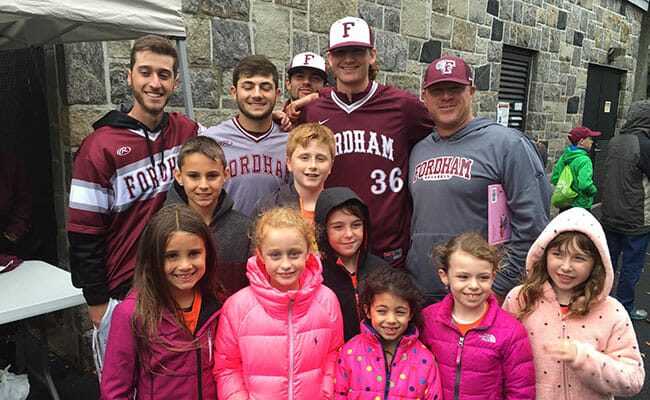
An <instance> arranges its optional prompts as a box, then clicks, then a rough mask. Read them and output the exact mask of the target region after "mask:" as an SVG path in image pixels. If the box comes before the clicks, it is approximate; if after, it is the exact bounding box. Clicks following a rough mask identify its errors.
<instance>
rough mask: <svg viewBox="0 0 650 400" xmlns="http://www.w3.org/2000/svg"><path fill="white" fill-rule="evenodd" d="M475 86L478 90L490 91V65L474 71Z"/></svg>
mask: <svg viewBox="0 0 650 400" xmlns="http://www.w3.org/2000/svg"><path fill="white" fill-rule="evenodd" d="M474 85H475V86H476V89H477V90H490V64H486V65H482V66H480V67H476V68H475V69H474Z"/></svg>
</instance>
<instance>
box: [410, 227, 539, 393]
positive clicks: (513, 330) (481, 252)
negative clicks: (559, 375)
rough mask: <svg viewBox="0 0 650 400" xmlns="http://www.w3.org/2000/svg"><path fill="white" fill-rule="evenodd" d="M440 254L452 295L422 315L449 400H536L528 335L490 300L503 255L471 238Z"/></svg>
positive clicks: (475, 236)
mask: <svg viewBox="0 0 650 400" xmlns="http://www.w3.org/2000/svg"><path fill="white" fill-rule="evenodd" d="M435 250H436V252H437V255H438V258H439V260H438V261H439V263H438V264H439V265H440V269H439V270H438V275H440V279H441V280H442V282H443V283H444V284H445V285H447V286H448V287H449V290H450V291H451V293H449V294H448V295H447V296H445V298H444V299H443V300H442V301H441V302H440V303H436V304H432V305H430V306H429V307H427V308H425V309H424V310H423V311H422V319H423V326H422V342H424V344H426V345H427V346H429V347H430V348H431V351H432V352H433V354H434V355H435V356H436V359H437V360H438V364H439V368H440V377H441V381H442V382H441V384H442V390H443V393H444V398H445V400H452V399H453V400H458V399H461V400H479V399H480V400H483V399H490V400H501V399H508V400H515V399H517V400H524V399H525V400H532V399H535V371H534V366H533V352H532V349H531V347H530V341H529V340H528V337H527V336H526V329H525V328H524V327H523V325H522V324H521V323H520V322H519V321H517V320H516V319H515V318H514V317H513V316H512V315H510V314H508V313H507V312H505V311H503V310H502V309H501V308H500V307H499V304H498V303H497V299H496V298H495V297H494V296H493V295H492V294H491V288H492V282H493V281H494V276H495V275H496V272H497V268H498V265H499V260H500V259H501V254H500V251H498V249H497V248H495V247H493V246H490V245H489V244H488V243H487V242H486V241H485V239H483V237H481V236H480V235H478V234H476V233H472V232H467V233H462V234H460V235H458V236H455V237H453V238H451V239H450V240H449V242H447V244H446V245H444V246H437V247H436V249H435ZM545 400H550V399H545Z"/></svg>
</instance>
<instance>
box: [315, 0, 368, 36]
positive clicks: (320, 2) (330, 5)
mask: <svg viewBox="0 0 650 400" xmlns="http://www.w3.org/2000/svg"><path fill="white" fill-rule="evenodd" d="M356 12H357V7H356V2H355V0H338V1H330V0H310V2H309V17H310V18H309V26H310V28H311V30H312V31H313V32H324V33H328V32H329V29H330V25H332V22H334V21H336V20H338V19H341V18H343V17H344V16H346V15H356Z"/></svg>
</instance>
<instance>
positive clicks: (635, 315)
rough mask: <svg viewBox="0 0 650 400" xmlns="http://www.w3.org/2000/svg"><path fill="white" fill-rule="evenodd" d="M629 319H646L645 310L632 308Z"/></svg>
mask: <svg viewBox="0 0 650 400" xmlns="http://www.w3.org/2000/svg"><path fill="white" fill-rule="evenodd" d="M630 318H632V319H633V320H643V319H646V318H648V312H647V311H646V310H641V309H639V308H634V309H633V310H632V311H630Z"/></svg>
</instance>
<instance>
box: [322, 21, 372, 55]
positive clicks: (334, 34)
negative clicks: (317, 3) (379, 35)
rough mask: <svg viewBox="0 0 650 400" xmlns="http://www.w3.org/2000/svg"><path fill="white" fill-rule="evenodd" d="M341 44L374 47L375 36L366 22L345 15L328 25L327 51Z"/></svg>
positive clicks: (341, 45)
mask: <svg viewBox="0 0 650 400" xmlns="http://www.w3.org/2000/svg"><path fill="white" fill-rule="evenodd" d="M343 46H362V47H370V48H373V47H375V38H374V37H373V36H372V30H371V29H370V26H368V23H367V22H366V21H364V20H362V19H361V18H356V17H345V18H341V19H339V20H338V21H334V23H333V24H332V26H330V36H329V47H328V48H327V51H330V50H333V49H336V48H339V47H343Z"/></svg>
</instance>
